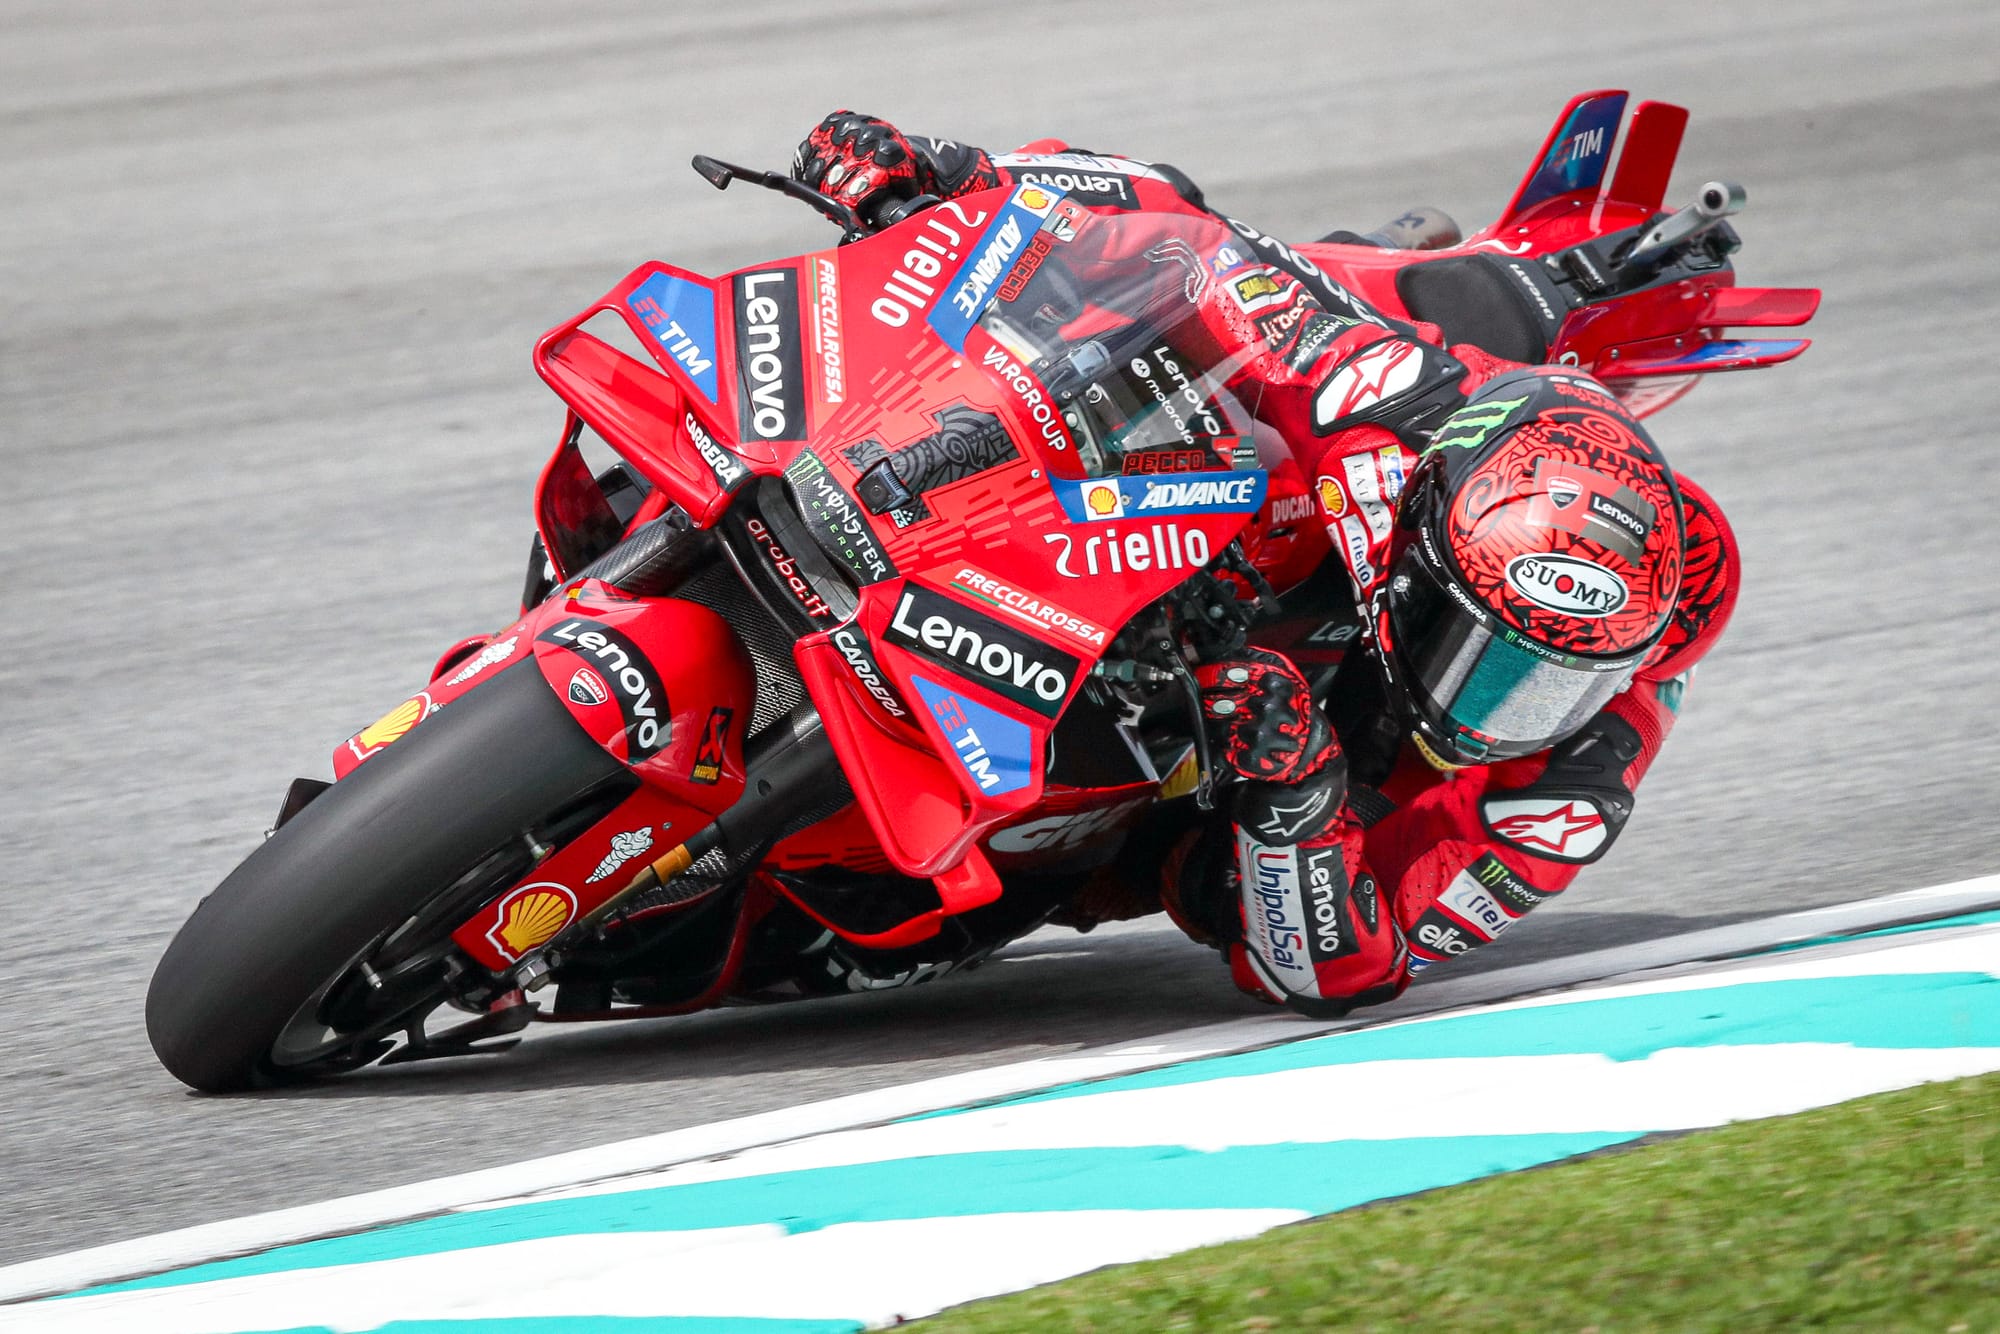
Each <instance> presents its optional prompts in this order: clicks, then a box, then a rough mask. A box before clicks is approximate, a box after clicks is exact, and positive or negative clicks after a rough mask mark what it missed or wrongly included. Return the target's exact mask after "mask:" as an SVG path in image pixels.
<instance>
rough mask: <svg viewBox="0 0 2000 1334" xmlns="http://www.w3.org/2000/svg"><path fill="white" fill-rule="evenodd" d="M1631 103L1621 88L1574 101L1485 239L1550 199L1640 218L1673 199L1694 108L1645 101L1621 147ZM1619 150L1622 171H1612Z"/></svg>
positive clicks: (1598, 92)
mask: <svg viewBox="0 0 2000 1334" xmlns="http://www.w3.org/2000/svg"><path fill="white" fill-rule="evenodd" d="M1627 100H1628V94H1626V93H1625V92H1624V91H1622V90H1619V89H1599V90H1598V91H1596V92H1591V93H1579V94H1577V95H1576V96H1575V97H1573V98H1571V99H1570V102H1569V105H1568V106H1565V107H1564V108H1563V109H1562V113H1561V114H1560V115H1558V116H1557V117H1556V121H1555V124H1554V125H1553V126H1551V127H1550V129H1549V134H1548V138H1546V139H1544V140H1543V141H1542V147H1541V151H1540V152H1539V153H1538V154H1536V156H1535V160H1534V162H1533V163H1532V164H1531V165H1530V166H1529V168H1528V174H1527V175H1526V176H1524V177H1522V178H1521V184H1520V185H1519V186H1518V187H1516V188H1515V190H1514V196H1513V198H1512V199H1510V200H1508V201H1507V207H1506V208H1505V209H1503V210H1502V211H1501V214H1500V217H1499V220H1498V221H1496V222H1495V223H1494V224H1493V225H1492V226H1491V227H1489V228H1487V229H1486V230H1485V231H1484V232H1482V233H1480V235H1481V236H1482V237H1485V236H1493V235H1496V234H1498V233H1499V231H1500V230H1501V229H1502V228H1504V227H1510V226H1514V225H1516V224H1518V223H1519V222H1520V220H1521V219H1522V217H1523V216H1524V215H1525V214H1527V213H1528V212H1529V211H1530V210H1532V209H1534V208H1535V207H1536V206H1537V205H1541V204H1546V203H1548V202H1549V201H1550V200H1564V201H1574V202H1576V203H1592V202H1596V201H1598V200H1600V199H1601V200H1603V201H1604V202H1607V203H1615V204H1622V205H1624V206H1625V207H1627V208H1629V209H1634V210H1637V211H1638V212H1641V213H1656V212H1658V211H1659V209H1660V205H1661V203H1662V201H1664V200H1665V199H1666V196H1667V180H1668V178H1669V177H1670V176H1672V175H1673V170H1674V159H1675V157H1677V156H1678V155H1679V153H1680V147H1681V134H1682V132H1683V131H1685V130H1686V129H1687V121H1688V113H1687V109H1686V108H1684V107H1677V106H1674V105H1673V104H1671V103H1668V102H1641V103H1640V104H1639V106H1638V109H1637V110H1635V111H1634V112H1633V113H1632V118H1631V120H1630V121H1629V122H1627V123H1626V124H1625V135H1624V141H1623V143H1622V145H1621V144H1620V143H1619V136H1618V127H1619V123H1620V122H1621V121H1622V120H1623V119H1624V116H1625V104H1626V101H1627ZM1614 150H1615V158H1616V161H1617V164H1618V167H1617V170H1616V171H1615V172H1614V171H1612V170H1611V164H1612V162H1613V160H1614ZM1607 180H1608V181H1609V184H1606V182H1607Z"/></svg>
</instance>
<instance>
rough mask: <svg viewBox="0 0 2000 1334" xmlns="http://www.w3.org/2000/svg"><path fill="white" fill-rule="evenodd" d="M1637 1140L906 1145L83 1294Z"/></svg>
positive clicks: (1341, 1191) (1181, 1196)
mask: <svg viewBox="0 0 2000 1334" xmlns="http://www.w3.org/2000/svg"><path fill="white" fill-rule="evenodd" d="M1638 1137H1639V1136H1638V1134H1637V1133H1636V1132H1631V1133H1623V1132H1599V1133H1589V1134H1561V1135H1468V1136H1464V1137H1461V1138H1455V1139H1454V1138H1444V1139H1424V1140H1408V1141H1389V1142H1381V1141H1341V1142H1336V1143H1327V1144H1259V1145H1244V1146H1240V1147H1237V1148H1231V1149H1224V1150H1221V1151H1219V1152H1215V1153H1202V1152H1197V1151H1196V1150H1193V1149H1186V1148H1180V1147H1177V1146H1148V1147H1145V1148H1136V1149H1134V1148H1122V1149H1051V1150H1023V1151H1012V1152H1002V1153H965V1154H950V1155H946V1156H941V1157H928V1158H901V1159H896V1160H893V1161H890V1162H885V1163H862V1164H857V1165H853V1166H844V1167H821V1168H809V1169H804V1170H801V1171H797V1172H776V1173H772V1174H771V1175H768V1176H759V1177H742V1178H736V1179H733V1180H728V1181H701V1182H693V1183H690V1184H688V1185H685V1186H659V1187H654V1188H652V1189H649V1190H632V1191H624V1192H620V1193H618V1194H614V1195H589V1196H584V1197H582V1198H578V1199H566V1200H541V1201H529V1202H527V1203H524V1204H517V1205H512V1206H510V1207H508V1208H505V1209H481V1210H475V1211H473V1212H470V1213H460V1214H446V1215H444V1216H442V1217H439V1218H427V1219H423V1220H421V1221H419V1222H415V1223H405V1224H401V1225H399V1226H396V1227H390V1228H382V1229H379V1230H377V1231H374V1232H363V1233H359V1234H357V1235H355V1236H350V1237H330V1238H328V1239H326V1240H325V1241H310V1242H305V1243H303V1244H301V1245H297V1246H286V1247H283V1248H281V1249H279V1250H274V1251H266V1252H264V1253H263V1254H261V1255H248V1256H243V1257H242V1258H240V1259H235V1260H222V1261H218V1262H216V1263H214V1264H205V1265H197V1266H195V1267H193V1268H190V1269H181V1270H176V1271H174V1272H172V1273H169V1274H159V1275H155V1276H153V1277H151V1278H142V1279H134V1280H132V1281H131V1282H129V1283H114V1284H111V1285H110V1286H108V1287H102V1288H93V1289H91V1290H90V1291H89V1293H79V1294H76V1295H78V1296H87V1295H93V1294H96V1293H105V1292H125V1291H131V1290H135V1289H140V1288H160V1287H178V1286H181V1285H183V1284H188V1283H207V1282H212V1281H214V1280H216V1279H225V1278H241V1277H244V1276H246V1275H251V1274H277V1273H286V1272H290V1271H294V1270H300V1269H324V1268H327V1267H329V1266H332V1265H350V1264H366V1263H368V1262H370V1261H376V1260H399V1259H404V1258H407V1257H409V1256H414V1255H436V1254H440V1253H442V1252H445V1251H458V1250H466V1249H470V1248H472V1247H477V1246H497V1245H501V1244H503V1243H506V1242H515V1241H532V1240H536V1239H539V1238H543V1237H565V1236H573V1235H576V1234H580V1233H592V1232H681V1231H688V1230H692V1229H696V1228H720V1227H742V1226H745V1225H750V1224H757V1223H775V1224H777V1225H779V1226H781V1227H783V1228H784V1229H785V1230H786V1231H788V1232H794V1233H798V1232H812V1231H816V1230H818V1229H820V1228H825V1227H832V1226H834V1225H835V1224H838V1223H877V1222H886V1221H890V1220H899V1219H913V1218H960V1217H970V1216H974V1215H978V1214H1006V1213H1046V1212H1066V1211H1072V1210H1078V1209H1296V1210H1299V1211H1300V1212H1302V1213H1307V1214H1324V1213H1332V1212H1333V1211H1335V1210H1337V1209H1348V1208H1352V1207H1353V1206H1355V1205H1357V1204H1365V1203H1367V1202H1368V1201H1370V1200H1379V1199H1386V1198H1388V1197H1390V1196H1394V1195H1408V1194H1411V1193H1412V1192H1415V1191H1420V1190H1431V1189H1434V1188H1435V1187H1438V1186H1449V1185H1456V1184H1457V1183H1459V1182H1461V1181H1471V1180H1474V1179H1476V1178H1478V1177H1483V1176H1490V1175H1492V1174H1493V1173H1495V1172H1512V1171H1516V1170H1518V1169H1520V1168H1523V1167H1533V1166H1536V1165H1537V1164H1540V1163H1547V1162H1554V1161H1556V1160H1557V1159H1560V1158H1568V1157H1571V1156H1573V1155H1575V1154H1579V1153H1588V1152H1590V1151H1591V1150H1593V1149H1601V1148H1604V1147H1606V1146H1608V1145H1612V1144H1622V1143H1625V1142H1627V1141H1629V1140H1634V1139H1637V1138H1638Z"/></svg>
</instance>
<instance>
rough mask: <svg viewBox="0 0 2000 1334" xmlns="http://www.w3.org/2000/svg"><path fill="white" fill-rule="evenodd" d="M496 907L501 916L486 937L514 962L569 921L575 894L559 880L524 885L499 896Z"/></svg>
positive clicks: (573, 913)
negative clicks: (502, 897) (504, 896)
mask: <svg viewBox="0 0 2000 1334" xmlns="http://www.w3.org/2000/svg"><path fill="white" fill-rule="evenodd" d="M495 911H496V912H497V913H498V915H499V920H498V921H497V922H495V923H494V924H493V927H492V929H491V930H489V931H487V933H486V939H487V940H488V941H490V942H492V945H493V948H494V949H496V950H498V951H500V954H501V957H502V958H504V959H506V960H507V961H508V962H509V963H512V962H513V961H514V960H516V959H518V958H520V957H521V956H522V955H523V954H526V953H527V952H528V951H529V950H531V949H533V948H535V946H537V945H540V944H541V943H543V942H544V941H546V940H548V939H549V938H550V937H552V936H554V935H555V933H556V932H558V931H560V930H562V929H563V928H564V927H565V926H568V925H569V920H570V918H572V917H574V916H576V894H575V893H574V892H573V891H571V890H569V889H568V888H566V887H564V886H562V885H557V884H549V883H543V884H538V885H523V886H521V887H520V888H519V889H517V890H515V891H514V892H513V893H511V894H509V895H508V896H507V897H506V898H504V899H502V900H500V903H499V906H498V907H497V908H496V909H495Z"/></svg>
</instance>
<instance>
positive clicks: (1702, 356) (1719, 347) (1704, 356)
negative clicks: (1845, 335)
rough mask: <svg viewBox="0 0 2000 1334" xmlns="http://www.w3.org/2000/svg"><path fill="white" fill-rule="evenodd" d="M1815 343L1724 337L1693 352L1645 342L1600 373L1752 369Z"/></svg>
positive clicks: (1624, 375) (1610, 376)
mask: <svg viewBox="0 0 2000 1334" xmlns="http://www.w3.org/2000/svg"><path fill="white" fill-rule="evenodd" d="M1811 346H1812V340H1811V339H1809V338H1722V339H1717V340H1716V341H1715V342H1712V343H1703V344H1702V345H1701V346H1700V347H1697V348H1694V349H1693V350H1691V351H1681V350H1679V349H1673V348H1667V349H1661V350H1660V351H1657V352H1655V351H1651V350H1649V349H1645V348H1644V345H1643V344H1642V345H1641V350H1640V351H1639V352H1638V353H1637V354H1636V355H1626V356H1621V357H1620V358H1619V359H1618V360H1617V361H1613V362H1605V363H1600V364H1599V366H1598V368H1597V374H1598V376H1599V377H1600V378H1602V379H1605V380H1638V379H1646V378H1649V377H1651V376H1655V375H1700V374H1706V373H1708V372H1710V371H1751V370H1756V369H1758V368H1759V367H1763V366H1775V365H1777V364H1778V363H1779V362H1783V361H1790V360H1791V359H1792V358H1793V357H1796V356H1797V355H1799V353H1801V352H1803V351H1805V350H1806V349H1807V348H1809V347H1811Z"/></svg>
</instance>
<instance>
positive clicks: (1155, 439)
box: [978, 200, 1257, 477]
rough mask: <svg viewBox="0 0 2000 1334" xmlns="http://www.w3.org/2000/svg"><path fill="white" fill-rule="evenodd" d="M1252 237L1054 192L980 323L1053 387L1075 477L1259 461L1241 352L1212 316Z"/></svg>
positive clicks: (1005, 374) (1002, 360)
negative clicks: (1088, 205)
mask: <svg viewBox="0 0 2000 1334" xmlns="http://www.w3.org/2000/svg"><path fill="white" fill-rule="evenodd" d="M1246 248H1247V247H1245V244H1244V242H1243V241H1241V240H1240V239H1239V238H1237V237H1236V236H1235V234H1234V233H1232V232H1231V231H1230V230H1229V229H1228V228H1227V227H1225V226H1223V225H1222V224H1221V223H1219V222H1216V221H1214V220H1213V219H1209V218H1203V217H1194V216H1188V215H1182V214H1170V213H1117V214H1094V213H1091V212H1090V211H1089V210H1087V209H1083V208H1081V207H1078V206H1077V205H1075V204H1073V203H1071V202H1070V201H1068V200H1062V201H1059V202H1058V203H1057V204H1056V205H1055V207H1054V209H1052V210H1051V211H1050V212H1049V214H1048V217H1047V219H1046V221H1045V222H1044V223H1043V225H1042V227H1041V229H1040V230H1039V231H1038V232H1037V233H1036V234H1035V235H1034V237H1033V238H1032V239H1031V240H1030V241H1029V242H1028V244H1027V245H1026V247H1025V248H1024V249H1023V252H1022V254H1021V257H1020V258H1019V259H1018V260H1017V261H1016V262H1015V264H1014V265H1013V267H1012V269H1011V270H1010V271H1009V272H1008V273H1007V275H1006V277H1005V279H1004V280H1003V281H1002V282H1001V283H1000V286H999V290H998V292H997V294H996V296H995V299H994V300H993V301H992V302H991V304H989V305H988V306H987V307H986V309H985V311H984V313H983V314H982V315H981V316H980V318H979V321H978V323H979V327H980V328H982V329H983V330H985V332H986V333H987V334H988V335H989V336H991V337H992V339H993V340H994V342H996V343H997V344H999V346H1000V348H1001V349H1003V350H1004V351H1005V352H1006V353H1007V354H1009V356H1010V357H1011V360H1012V362H1013V363H1014V364H1012V365H1009V364H1008V358H1007V357H990V358H987V359H986V360H985V361H984V362H982V364H983V365H984V366H985V367H986V369H987V372H988V374H989V375H992V376H994V377H995V378H996V379H1001V380H1002V381H1003V382H1004V381H1006V380H1008V379H1011V378H1013V377H1015V376H1016V375H1017V374H1018V372H1019V371H1021V370H1025V371H1026V372H1027V373H1028V374H1030V375H1032V376H1033V377H1034V378H1035V379H1036V380H1038V381H1039V382H1040V383H1041V384H1042V386H1044V388H1045V389H1046V391H1047V393H1048V395H1049V399H1050V400H1051V403H1052V405H1053V407H1054V409H1055V411H1056V412H1057V413H1059V414H1060V416H1061V419H1062V423H1063V426H1064V427H1065V428H1066V431H1067V434H1068V437H1069V439H1070V440H1071V441H1072V442H1073V443H1074V444H1075V451H1074V455H1073V457H1074V459H1075V460H1076V464H1075V465H1064V464H1062V463H1061V462H1060V461H1058V460H1051V462H1052V463H1055V464H1056V466H1057V467H1058V468H1059V470H1061V471H1063V472H1065V473H1066V474H1067V475H1070V476H1079V477H1104V476H1110V475H1114V474H1119V473H1128V474H1129V473H1156V472H1157V473H1173V472H1199V471H1207V470H1211V469H1235V468H1254V467H1256V466H1257V464H1256V449H1255V446H1254V444H1253V443H1252V431H1251V419H1250V411H1249V406H1248V405H1246V404H1245V403H1243V402H1242V401H1241V400H1240V399H1239V398H1238V397H1237V395H1236V394H1235V393H1233V392H1232V391H1231V390H1230V389H1229V388H1228V387H1227V386H1228V385H1229V383H1230V381H1231V380H1232V379H1233V378H1235V376H1236V372H1237V371H1239V370H1240V369H1241V367H1242V363H1243V361H1244V360H1245V357H1246V355H1247V353H1246V350H1245V349H1241V348H1233V347H1228V346H1225V345H1224V342H1223V341H1222V340H1220V339H1218V338H1217V336H1216V334H1215V332H1214V330H1215V329H1217V328H1222V327H1225V326H1224V325H1223V323H1222V321H1220V320H1218V319H1215V318H1213V317H1212V316H1211V317H1209V318H1204V313H1203V312H1204V310H1205V309H1207V308H1208V303H1212V302H1214V301H1216V300H1217V299H1219V298H1220V297H1221V288H1222V285H1223V279H1222V277H1221V276H1220V275H1222V274H1224V273H1227V272H1229V271H1230V270H1231V269H1241V268H1242V267H1243V266H1244V264H1245V262H1246V261H1245V256H1244V251H1245V249H1246Z"/></svg>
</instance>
